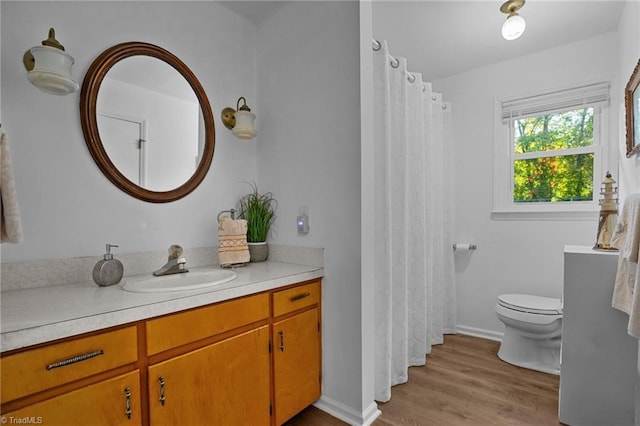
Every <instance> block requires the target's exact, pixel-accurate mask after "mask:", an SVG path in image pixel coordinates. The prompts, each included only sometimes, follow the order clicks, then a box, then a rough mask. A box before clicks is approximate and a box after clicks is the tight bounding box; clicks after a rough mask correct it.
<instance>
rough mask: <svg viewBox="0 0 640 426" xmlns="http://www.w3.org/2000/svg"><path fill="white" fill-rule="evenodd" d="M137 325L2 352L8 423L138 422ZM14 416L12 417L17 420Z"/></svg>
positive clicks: (3, 392) (75, 423)
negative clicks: (22, 420) (24, 420)
mask: <svg viewBox="0 0 640 426" xmlns="http://www.w3.org/2000/svg"><path fill="white" fill-rule="evenodd" d="M137 343H138V342H137V329H136V327H135V326H129V327H126V328H120V329H115V330H110V331H106V332H102V333H92V334H89V335H85V336H81V337H77V338H74V339H68V340H64V341H61V342H56V343H51V344H48V345H44V346H40V347H36V348H33V349H28V350H25V351H22V352H17V353H13V354H8V355H6V356H5V355H3V357H2V358H1V359H0V369H1V374H2V416H3V418H4V419H6V421H7V423H9V424H12V423H20V420H21V419H24V418H27V419H28V421H31V422H32V423H42V424H52V425H58V424H59V425H86V424H96V425H124V424H126V425H139V424H142V420H141V413H142V408H141V393H140V374H139V370H138V369H135V364H136V362H137V360H138V345H137ZM12 419H13V420H12Z"/></svg>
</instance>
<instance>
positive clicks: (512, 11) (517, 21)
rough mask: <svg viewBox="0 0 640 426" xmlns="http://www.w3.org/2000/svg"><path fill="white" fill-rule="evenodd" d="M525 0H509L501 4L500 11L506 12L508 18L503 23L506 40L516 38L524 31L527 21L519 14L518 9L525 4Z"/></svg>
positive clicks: (503, 35)
mask: <svg viewBox="0 0 640 426" xmlns="http://www.w3.org/2000/svg"><path fill="white" fill-rule="evenodd" d="M524 1H525V0H508V1H506V2H505V3H503V4H502V6H500V12H502V13H506V14H508V15H509V16H507V20H506V21H505V23H504V24H502V37H504V38H505V39H506V40H515V39H517V38H518V37H520V36H521V35H522V33H524V29H525V28H526V27H527V23H526V22H525V20H524V18H523V17H522V16H520V15H518V13H517V12H518V10H520V8H522V6H524Z"/></svg>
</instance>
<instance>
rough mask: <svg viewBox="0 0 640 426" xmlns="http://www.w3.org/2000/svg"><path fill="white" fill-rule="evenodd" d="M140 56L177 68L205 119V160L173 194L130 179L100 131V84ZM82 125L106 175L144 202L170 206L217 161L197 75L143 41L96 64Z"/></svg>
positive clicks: (87, 83)
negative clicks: (122, 64)
mask: <svg viewBox="0 0 640 426" xmlns="http://www.w3.org/2000/svg"><path fill="white" fill-rule="evenodd" d="M136 55H144V56H151V57H154V58H157V59H160V60H161V61H164V62H166V63H167V64H169V65H170V66H172V67H173V68H174V69H176V71H178V72H179V73H180V74H181V75H182V76H183V77H184V78H185V79H186V80H187V82H188V83H189V85H190V86H191V88H192V89H193V91H194V93H195V95H196V97H197V98H198V101H199V103H200V110H201V111H202V115H203V117H204V131H205V143H204V151H203V153H202V160H200V164H198V167H197V169H196V171H195V172H194V174H193V175H192V176H191V178H189V180H187V181H186V182H185V183H184V184H182V185H180V186H179V187H177V188H175V189H172V190H170V191H151V190H148V189H146V188H142V187H141V186H138V185H137V184H135V183H133V182H131V181H130V180H129V179H127V178H126V177H125V176H124V175H123V174H122V173H121V172H120V171H119V170H118V168H117V167H116V166H115V165H114V164H113V162H112V161H111V159H110V158H109V156H108V155H107V152H106V150H105V148H104V145H103V143H102V139H101V138H100V133H99V132H98V122H97V117H96V104H97V100H98V92H99V91H100V85H101V83H102V81H103V80H104V78H105V76H106V74H107V72H108V71H109V70H110V69H111V67H113V66H114V65H115V64H116V63H118V62H119V61H121V60H123V59H126V58H128V57H130V56H136ZM80 124H81V125H82V133H83V134H84V139H85V142H86V143H87V147H88V148H89V152H90V153H91V156H92V157H93V159H94V161H95V162H96V164H97V165H98V168H100V170H101V171H102V173H104V175H105V176H106V177H107V178H108V179H109V180H110V181H111V182H112V183H113V184H114V185H115V186H117V187H118V188H120V189H121V190H122V191H124V192H126V193H127V194H129V195H131V196H133V197H135V198H138V199H140V200H143V201H148V202H151V203H166V202H170V201H175V200H178V199H180V198H182V197H184V196H186V195H188V194H189V193H191V192H192V191H193V190H194V189H196V188H197V187H198V185H199V184H200V183H201V182H202V180H203V179H204V177H205V176H206V174H207V172H208V171H209V167H210V166H211V162H212V160H213V151H214V148H215V125H214V122H213V113H212V111H211V105H210V104H209V99H208V98H207V95H206V93H205V91H204V89H203V88H202V86H201V85H200V82H199V81H198V79H197V78H196V76H195V74H193V72H191V70H190V69H189V67H187V66H186V65H185V64H184V63H183V62H182V61H181V60H180V59H179V58H178V57H176V56H175V55H173V54H172V53H171V52H168V51H166V50H164V49H163V48H161V47H158V46H155V45H153V44H148V43H142V42H129V43H121V44H118V45H115V46H113V47H110V48H108V49H107V50H105V51H104V52H102V53H101V54H100V55H99V56H98V57H97V58H96V59H95V60H94V61H93V63H92V64H91V66H90V67H89V70H88V71H87V74H86V75H85V78H84V81H83V83H82V90H81V92H80Z"/></svg>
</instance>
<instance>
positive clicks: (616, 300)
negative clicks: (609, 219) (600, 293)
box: [611, 194, 640, 339]
mask: <svg viewBox="0 0 640 426" xmlns="http://www.w3.org/2000/svg"><path fill="white" fill-rule="evenodd" d="M611 245H612V246H613V247H615V248H617V249H619V250H620V254H619V255H618V270H617V271H616V282H615V285H614V289H613V299H612V301H611V305H612V306H613V307H614V308H616V309H619V310H621V311H623V312H626V313H627V314H629V325H628V327H627V331H628V332H629V334H630V335H632V336H634V337H636V338H639V339H640V264H639V263H638V253H639V252H640V194H632V195H630V196H628V197H627V198H626V199H625V200H624V205H623V207H622V213H621V214H620V217H619V218H618V224H617V225H616V229H615V233H614V235H613V238H612V239H611Z"/></svg>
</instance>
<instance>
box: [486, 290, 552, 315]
mask: <svg viewBox="0 0 640 426" xmlns="http://www.w3.org/2000/svg"><path fill="white" fill-rule="evenodd" d="M498 305H500V306H502V307H504V308H507V309H511V310H514V311H518V312H524V313H528V314H536V315H562V301H561V300H560V299H556V298H553V297H542V296H532V295H530V294H502V295H500V296H498Z"/></svg>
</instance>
